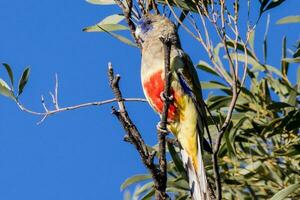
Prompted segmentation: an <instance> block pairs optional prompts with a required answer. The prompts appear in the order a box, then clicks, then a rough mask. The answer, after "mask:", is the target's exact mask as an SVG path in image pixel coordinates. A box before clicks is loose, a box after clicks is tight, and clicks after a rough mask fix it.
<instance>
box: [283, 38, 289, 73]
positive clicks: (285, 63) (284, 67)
mask: <svg viewBox="0 0 300 200" xmlns="http://www.w3.org/2000/svg"><path fill="white" fill-rule="evenodd" d="M281 58H282V59H281V72H282V75H283V76H284V77H286V76H287V73H288V69H289V63H288V62H286V61H285V60H284V59H285V58H286V37H284V38H283V40H282V56H281Z"/></svg>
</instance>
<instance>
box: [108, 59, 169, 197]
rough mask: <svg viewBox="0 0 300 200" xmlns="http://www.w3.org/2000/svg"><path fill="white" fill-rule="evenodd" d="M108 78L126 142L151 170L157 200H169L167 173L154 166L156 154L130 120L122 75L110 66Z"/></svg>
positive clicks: (115, 113) (116, 113) (114, 111)
mask: <svg viewBox="0 0 300 200" xmlns="http://www.w3.org/2000/svg"><path fill="white" fill-rule="evenodd" d="M108 77H109V83H110V86H111V89H112V90H113V93H114V95H115V97H116V99H117V102H118V107H119V110H116V109H115V108H113V112H112V113H113V114H114V115H115V116H116V117H117V118H118V120H119V122H120V123H121V124H122V126H123V129H124V130H125V132H126V133H127V135H125V140H126V141H128V142H130V143H131V144H133V145H134V146H135V148H136V150H137V151H138V152H139V154H140V157H141V159H142V162H143V163H144V165H145V166H146V168H147V169H148V170H149V172H150V174H151V176H152V178H153V182H154V187H155V191H156V197H157V198H156V199H157V200H165V199H167V198H168V195H167V194H166V192H165V190H166V188H165V187H166V183H163V182H162V180H163V176H162V172H163V173H165V172H164V171H162V169H161V167H157V166H156V165H155V164H154V157H155V152H149V151H148V148H147V146H146V144H145V142H144V140H143V138H142V136H141V134H140V132H139V131H138V129H137V128H136V126H135V125H134V123H133V122H132V120H131V119H130V117H129V115H128V112H127V110H126V107H125V104H124V100H123V98H122V93H121V90H120V88H119V81H120V78H121V77H120V75H115V74H114V71H113V67H112V65H111V64H109V67H108Z"/></svg>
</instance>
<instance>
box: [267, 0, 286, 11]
mask: <svg viewBox="0 0 300 200" xmlns="http://www.w3.org/2000/svg"><path fill="white" fill-rule="evenodd" d="M284 1H285V0H273V1H272V2H271V3H270V4H269V5H268V6H267V7H266V9H265V10H264V11H267V10H270V9H272V8H275V7H277V6H279V5H280V4H282V3H283V2H284Z"/></svg>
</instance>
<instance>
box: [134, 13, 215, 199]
mask: <svg viewBox="0 0 300 200" xmlns="http://www.w3.org/2000/svg"><path fill="white" fill-rule="evenodd" d="M135 35H136V37H137V38H138V39H139V40H140V42H141V44H142V49H141V51H142V59H141V81H142V87H143V91H144V94H145V96H146V99H147V101H148V102H149V104H150V106H151V107H152V108H153V109H154V110H155V111H156V112H157V113H158V114H159V115H161V114H162V111H163V106H164V101H165V98H164V96H163V95H162V94H163V91H164V87H165V79H164V77H165V76H164V71H165V69H164V67H165V54H164V44H163V43H162V41H161V38H168V39H170V40H171V41H172V45H171V50H170V73H171V80H170V93H171V97H172V101H171V102H170V104H169V110H168V114H167V116H168V118H167V129H168V130H169V131H170V132H172V133H173V134H174V135H175V137H176V138H177V140H178V141H179V143H180V146H181V148H182V149H181V156H182V160H183V163H184V165H185V168H186V170H187V174H188V178H189V185H190V188H191V192H192V196H193V199H195V200H200V199H201V200H202V199H210V196H209V195H210V194H209V186H208V182H207V178H206V177H207V176H206V172H205V168H204V163H203V148H205V150H207V151H209V152H212V150H211V147H210V144H209V143H208V142H207V141H206V140H205V139H204V129H205V119H206V110H205V107H204V101H203V98H202V92H201V86H200V81H199V78H198V76H197V72H196V70H195V68H194V65H193V63H192V61H191V59H190V57H189V56H188V55H187V54H186V53H185V52H184V51H183V50H182V48H181V43H180V39H179V36H178V32H177V26H176V25H175V24H174V23H173V22H171V21H170V20H169V19H168V18H167V17H165V16H161V15H155V14H150V13H148V14H145V15H144V16H143V17H142V18H141V19H140V20H139V21H138V23H137V27H136V30H135Z"/></svg>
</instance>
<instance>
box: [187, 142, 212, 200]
mask: <svg viewBox="0 0 300 200" xmlns="http://www.w3.org/2000/svg"><path fill="white" fill-rule="evenodd" d="M197 140H198V155H197V158H196V159H195V158H194V159H193V158H191V157H190V156H189V155H188V154H187V152H186V151H185V150H184V149H182V150H181V156H182V161H183V163H184V166H185V168H186V171H187V174H188V178H189V186H190V189H191V196H192V199H193V200H210V199H211V198H210V194H209V189H208V188H209V185H208V182H207V177H206V172H205V168H204V163H203V157H202V154H203V152H202V150H201V148H200V140H199V137H198V138H197Z"/></svg>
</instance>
